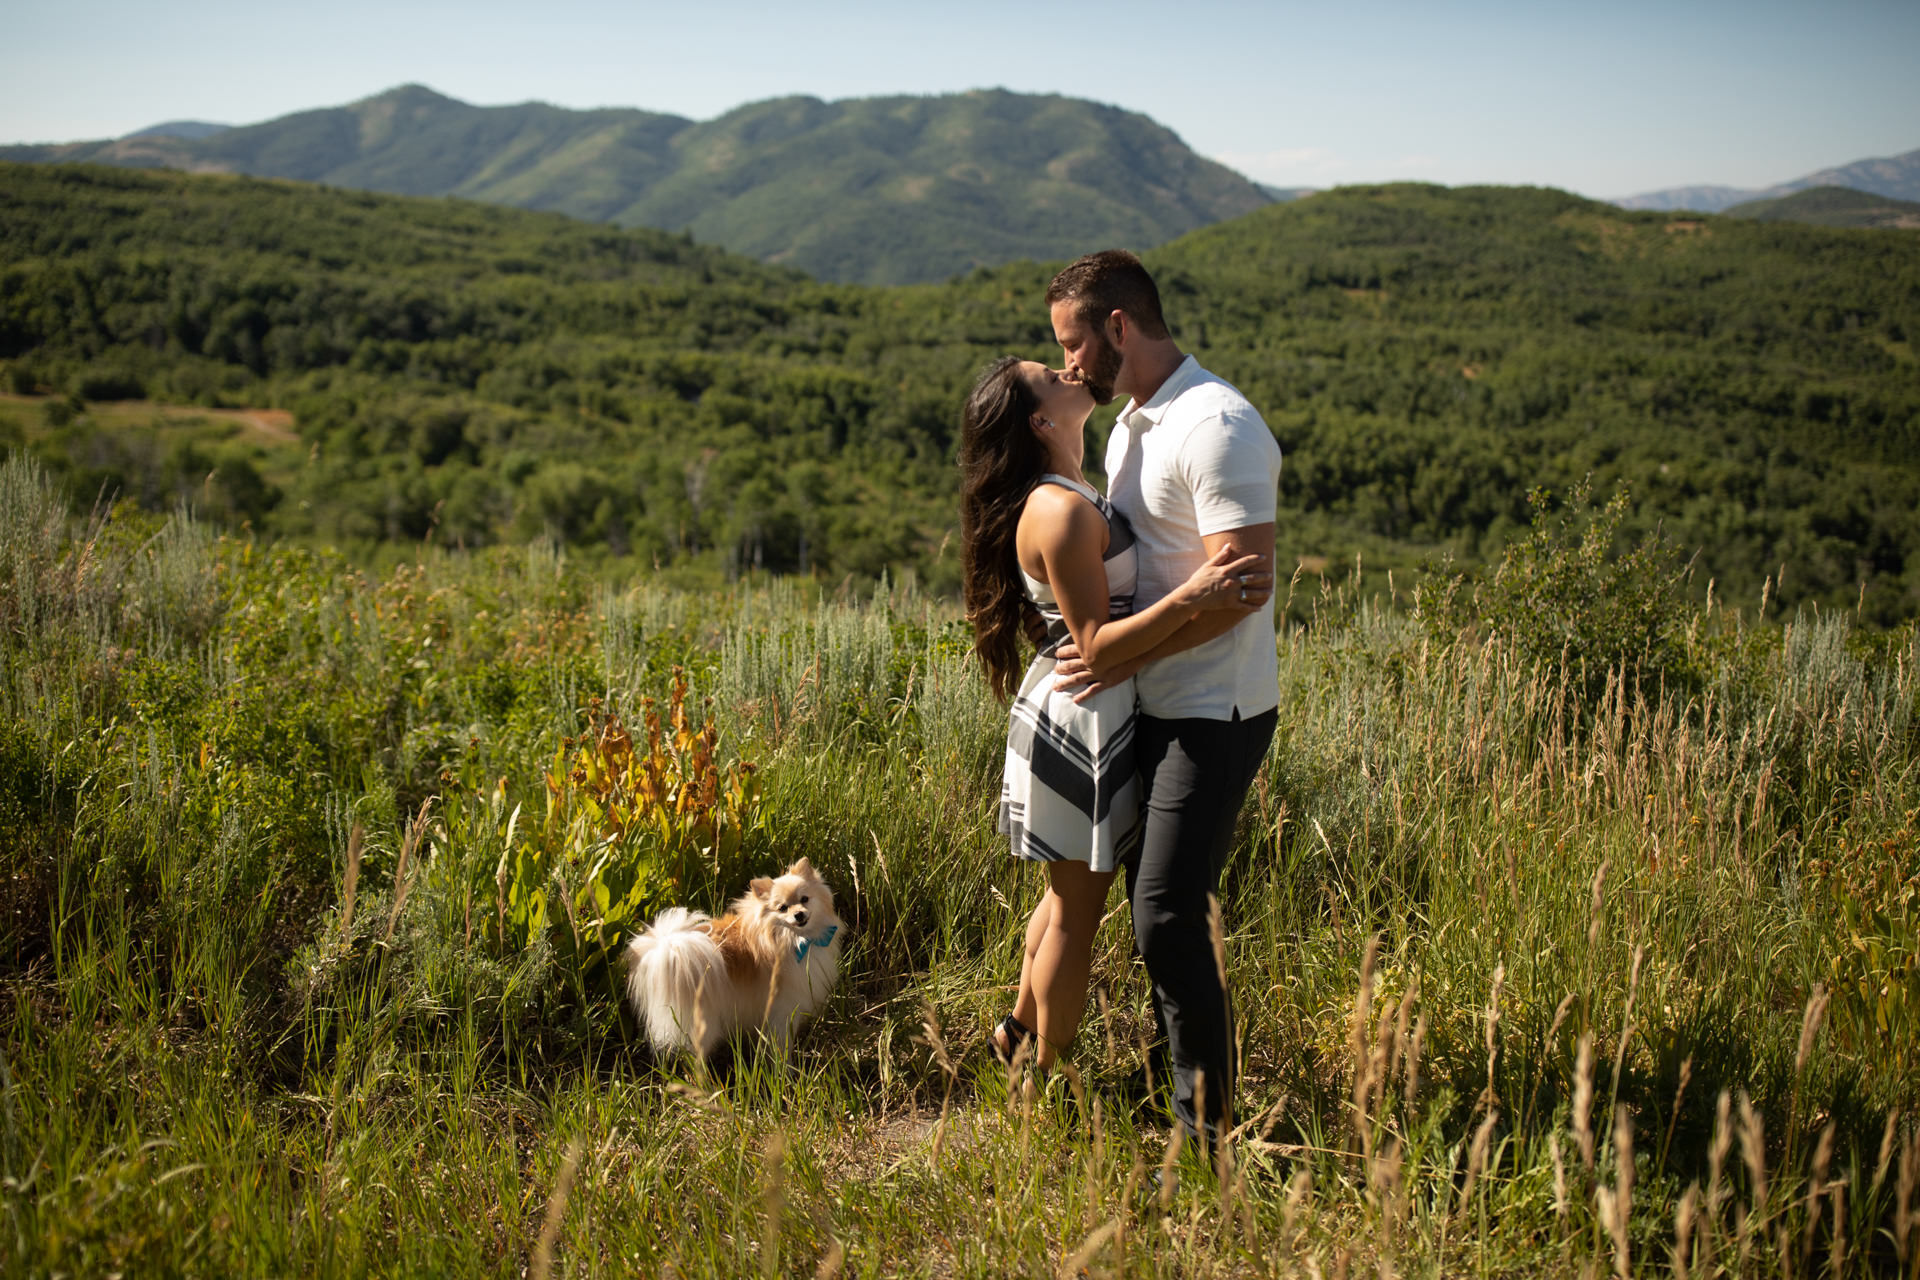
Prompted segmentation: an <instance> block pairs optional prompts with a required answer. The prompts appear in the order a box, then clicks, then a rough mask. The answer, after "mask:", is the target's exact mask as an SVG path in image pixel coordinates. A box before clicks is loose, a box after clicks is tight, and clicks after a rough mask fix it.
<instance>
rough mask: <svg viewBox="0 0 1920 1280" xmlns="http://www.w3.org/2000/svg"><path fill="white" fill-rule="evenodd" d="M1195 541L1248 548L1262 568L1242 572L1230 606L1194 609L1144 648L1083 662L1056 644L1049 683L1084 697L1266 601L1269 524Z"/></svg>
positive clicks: (1215, 548) (1199, 641)
mask: <svg viewBox="0 0 1920 1280" xmlns="http://www.w3.org/2000/svg"><path fill="white" fill-rule="evenodd" d="M1201 542H1202V544H1203V545H1204V546H1205V547H1206V549H1207V551H1208V552H1209V553H1213V554H1218V553H1219V552H1220V551H1221V550H1223V549H1225V548H1229V547H1231V548H1234V549H1236V550H1246V551H1250V552H1252V553H1253V555H1252V557H1251V558H1253V559H1257V560H1258V561H1259V562H1260V569H1261V570H1262V572H1259V573H1255V574H1251V575H1248V583H1247V586H1246V589H1245V590H1244V591H1243V592H1242V593H1241V598H1240V600H1239V601H1237V602H1236V604H1235V606H1234V607H1231V608H1227V609H1217V610H1209V611H1208V612H1206V613H1202V614H1197V615H1195V616H1194V617H1193V618H1191V619H1190V620H1189V621H1187V622H1186V623H1184V624H1183V625H1181V626H1180V627H1178V628H1176V629H1175V630H1174V632H1173V634H1172V635H1169V636H1168V637H1167V638H1166V639H1164V640H1162V641H1160V643H1158V644H1156V645H1154V646H1153V647H1152V648H1150V649H1148V650H1147V651H1146V652H1144V653H1141V654H1138V655H1136V656H1134V657H1131V658H1128V659H1126V660H1125V661H1122V662H1118V663H1113V664H1111V665H1106V666H1102V665H1099V664H1096V663H1093V662H1089V661H1087V659H1086V658H1085V656H1084V655H1083V654H1082V653H1080V652H1079V650H1078V649H1077V648H1074V647H1072V646H1070V645H1062V646H1060V649H1059V650H1058V652H1056V653H1055V655H1054V656H1055V658H1056V660H1057V661H1058V663H1059V665H1058V668H1057V676H1056V678H1055V680H1054V684H1053V687H1054V688H1055V689H1060V690H1065V689H1074V690H1077V692H1076V693H1075V694H1074V698H1073V700H1074V701H1075V702H1085V701H1086V700H1087V699H1088V698H1091V697H1092V696H1094V695H1095V694H1097V693H1100V692H1103V691H1104V690H1106V689H1110V688H1112V687H1113V686H1114V685H1117V684H1119V683H1120V682H1121V681H1123V680H1129V679H1132V678H1133V677H1134V676H1135V675H1138V674H1139V672H1140V669H1141V668H1143V667H1145V666H1146V665H1147V664H1148V663H1151V662H1158V661H1159V660H1160V659H1162V658H1165V657H1168V656H1170V655H1172V654H1176V653H1180V652H1183V651H1185V650H1187V649H1192V648H1194V647H1196V646H1198V645H1203V644H1205V643H1206V642H1207V641H1209V640H1212V639H1215V638H1217V637H1219V636H1223V635H1225V634H1226V633H1227V632H1229V631H1231V630H1233V628H1234V627H1235V626H1236V625H1238V624H1239V622H1240V619H1242V618H1245V617H1248V616H1249V615H1251V614H1254V613H1256V612H1258V611H1259V610H1261V609H1265V608H1269V607H1270V606H1271V603H1272V600H1273V574H1272V571H1271V569H1270V568H1269V566H1271V565H1272V563H1273V554H1274V526H1273V525H1272V524H1271V523H1267V524H1257V525H1248V526H1246V527H1245V528H1241V529H1230V530H1227V531H1226V532H1224V533H1210V534H1207V535H1205V537H1203V538H1202V539H1201Z"/></svg>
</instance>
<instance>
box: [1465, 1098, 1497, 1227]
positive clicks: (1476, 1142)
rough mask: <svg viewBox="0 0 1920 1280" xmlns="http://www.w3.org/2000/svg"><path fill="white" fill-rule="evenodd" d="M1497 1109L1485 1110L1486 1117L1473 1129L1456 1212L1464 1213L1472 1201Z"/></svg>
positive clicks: (1483, 1167)
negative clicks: (1464, 1178)
mask: <svg viewBox="0 0 1920 1280" xmlns="http://www.w3.org/2000/svg"><path fill="white" fill-rule="evenodd" d="M1499 1120H1500V1113H1499V1112H1498V1111H1489V1112H1487V1118H1486V1119H1484V1120H1482V1121H1481V1122H1480V1127H1479V1128H1477V1129H1475V1130H1474V1131H1473V1142H1472V1144H1471V1145H1470V1146H1468V1148H1467V1179H1466V1181H1465V1182H1464V1183H1462V1184H1461V1187H1460V1202H1459V1208H1458V1209H1457V1210H1456V1213H1459V1214H1464V1213H1465V1212H1466V1211H1467V1208H1468V1206H1469V1205H1471V1204H1472V1203H1473V1190H1474V1187H1475V1186H1477V1185H1478V1184H1479V1182H1480V1175H1481V1174H1482V1173H1483V1172H1485V1170H1486V1167H1487V1149H1488V1147H1489V1146H1490V1145H1491V1143H1492V1141H1493V1126H1494V1125H1495V1124H1497V1123H1499Z"/></svg>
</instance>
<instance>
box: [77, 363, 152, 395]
mask: <svg viewBox="0 0 1920 1280" xmlns="http://www.w3.org/2000/svg"><path fill="white" fill-rule="evenodd" d="M73 390H74V393H75V394H76V395H78V396H79V397H80V398H81V399H82V400H142V399H145V398H146V394H147V387H146V384H145V383H144V382H142V381H141V380H140V376H139V375H138V374H136V373H133V372H131V371H130V370H126V369H88V370H86V371H85V372H83V373H82V374H81V375H80V376H79V377H78V378H76V379H74V383H73Z"/></svg>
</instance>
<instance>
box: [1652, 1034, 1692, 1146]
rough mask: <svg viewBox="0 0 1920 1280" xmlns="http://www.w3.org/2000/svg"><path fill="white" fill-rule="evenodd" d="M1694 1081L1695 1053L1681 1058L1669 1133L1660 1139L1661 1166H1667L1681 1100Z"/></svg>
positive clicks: (1669, 1118) (1668, 1128)
mask: <svg viewBox="0 0 1920 1280" xmlns="http://www.w3.org/2000/svg"><path fill="white" fill-rule="evenodd" d="M1692 1081H1693V1055H1692V1054H1688V1055H1687V1056H1686V1057H1684V1058H1682V1059H1681V1060H1680V1083H1679V1084H1677V1085H1675V1086H1674V1090H1673V1113H1672V1114H1671V1115H1669V1116H1668V1117H1667V1133H1666V1136H1665V1137H1664V1138H1662V1139H1661V1140H1660V1167H1661V1168H1663V1169H1664V1168H1666V1166H1667V1152H1668V1151H1669V1150H1670V1149H1671V1148H1672V1147H1673V1127H1674V1126H1675V1125H1676V1124H1678V1123H1679V1122H1680V1100H1681V1099H1682V1098H1684V1097H1686V1096H1687V1085H1688V1084H1690V1083H1691V1082H1692Z"/></svg>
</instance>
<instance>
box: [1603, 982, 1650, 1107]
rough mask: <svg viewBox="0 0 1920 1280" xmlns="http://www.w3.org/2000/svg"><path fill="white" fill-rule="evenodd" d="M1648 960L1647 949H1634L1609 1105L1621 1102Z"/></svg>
mask: <svg viewBox="0 0 1920 1280" xmlns="http://www.w3.org/2000/svg"><path fill="white" fill-rule="evenodd" d="M1646 958H1647V949H1646V948H1645V947H1635V948H1634V949H1633V964H1632V967H1631V969H1630V970H1629V972H1628V974H1627V1007H1626V1010H1625V1012H1623V1013H1622V1014H1621V1015H1620V1044H1619V1046H1618V1047H1616V1048H1615V1049H1614V1051H1613V1080H1612V1083H1611V1085H1609V1087H1608V1091H1607V1101H1608V1102H1609V1103H1613V1102H1618V1101H1619V1100H1620V1072H1621V1070H1622V1068H1624V1067H1625V1066H1626V1064H1627V1043H1628V1041H1630V1040H1632V1039H1633V1005H1634V1001H1635V999H1636V998H1638V996H1639V994H1640V966H1641V964H1642V962H1644V961H1645V960H1646Z"/></svg>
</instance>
